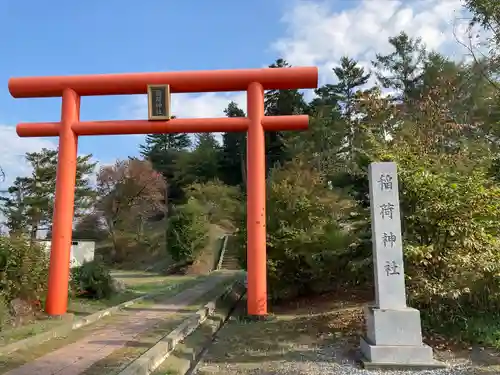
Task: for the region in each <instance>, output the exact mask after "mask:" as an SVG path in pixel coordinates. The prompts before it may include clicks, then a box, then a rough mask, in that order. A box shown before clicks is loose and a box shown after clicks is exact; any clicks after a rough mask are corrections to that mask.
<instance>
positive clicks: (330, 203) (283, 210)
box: [237, 163, 353, 300]
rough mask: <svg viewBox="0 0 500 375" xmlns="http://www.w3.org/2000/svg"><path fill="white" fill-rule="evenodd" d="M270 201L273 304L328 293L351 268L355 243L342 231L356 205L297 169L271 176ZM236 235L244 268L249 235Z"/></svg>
mask: <svg viewBox="0 0 500 375" xmlns="http://www.w3.org/2000/svg"><path fill="white" fill-rule="evenodd" d="M267 192H268V198H267V215H266V216H267V224H266V226H267V267H268V282H269V287H270V296H271V298H272V299H274V300H278V299H288V298H293V297H296V296H299V295H307V294H310V293H319V292H323V291H326V290H328V289H330V288H331V287H332V285H334V283H332V281H333V278H335V277H338V275H339V273H340V272H342V268H345V267H346V266H347V264H342V263H340V260H341V259H344V260H345V259H349V257H347V256H345V255H346V254H347V253H349V245H350V244H351V242H352V238H351V236H350V235H349V230H348V229H346V228H343V224H345V219H346V218H347V217H349V213H350V212H351V210H352V208H353V203H352V201H351V200H349V199H347V198H344V197H343V196H342V195H341V194H339V193H338V192H336V191H334V190H331V189H328V188H327V185H326V182H325V181H324V180H323V179H322V178H321V176H320V175H319V174H318V173H317V172H315V171H312V170H310V169H309V168H307V167H304V166H302V165H300V164H298V163H291V164H289V165H287V166H285V167H284V168H280V169H276V170H274V171H273V172H272V173H271V176H270V178H269V186H268V191H267ZM241 228H242V230H240V231H239V232H238V234H237V237H238V239H239V244H240V249H241V252H240V255H241V260H242V262H243V263H245V258H246V257H245V253H246V251H245V247H246V246H245V241H246V229H244V228H245V227H244V226H241Z"/></svg>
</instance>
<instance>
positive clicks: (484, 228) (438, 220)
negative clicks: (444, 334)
mask: <svg viewBox="0 0 500 375" xmlns="http://www.w3.org/2000/svg"><path fill="white" fill-rule="evenodd" d="M400 179H401V185H402V187H403V189H402V193H401V206H402V212H403V213H404V215H403V228H404V238H405V256H406V262H407V268H406V274H407V279H408V284H409V287H410V289H411V291H412V293H411V298H412V300H413V303H414V304H417V305H418V306H419V307H421V308H424V309H426V310H427V312H428V313H429V314H433V315H436V317H439V318H438V319H440V318H442V317H446V319H447V320H454V319H458V320H461V319H463V314H464V309H467V310H469V312H472V311H474V312H475V313H480V312H486V311H490V312H496V311H497V310H498V308H499V307H500V277H499V276H498V275H500V262H499V261H500V241H499V239H500V237H499V234H500V232H499V228H498V222H499V220H500V187H499V186H497V185H495V184H493V183H491V181H489V180H488V179H487V177H486V176H485V175H484V174H483V172H481V171H476V172H472V173H470V172H469V173H467V174H466V175H465V174H460V173H456V172H454V173H452V172H431V171H428V170H426V169H423V168H411V166H406V168H404V169H402V170H401V173H400ZM457 315H458V316H457Z"/></svg>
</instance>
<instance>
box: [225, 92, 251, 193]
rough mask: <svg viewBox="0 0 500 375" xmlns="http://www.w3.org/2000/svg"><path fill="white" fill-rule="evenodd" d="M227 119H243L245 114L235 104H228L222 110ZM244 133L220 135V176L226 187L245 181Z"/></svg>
mask: <svg viewBox="0 0 500 375" xmlns="http://www.w3.org/2000/svg"><path fill="white" fill-rule="evenodd" d="M224 113H225V114H226V116H227V117H245V116H246V115H245V112H244V111H243V110H242V109H241V108H239V107H238V105H237V104H236V103H235V102H231V103H229V105H228V106H227V108H226V109H225V110H224ZM245 155H246V133H236V132H230V133H224V134H222V150H221V154H220V175H221V179H222V181H224V183H226V184H228V185H232V186H235V185H240V184H242V183H244V182H245V181H246V178H245V176H246V166H245Z"/></svg>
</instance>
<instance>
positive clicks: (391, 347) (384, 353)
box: [360, 306, 446, 369]
mask: <svg viewBox="0 0 500 375" xmlns="http://www.w3.org/2000/svg"><path fill="white" fill-rule="evenodd" d="M364 314H365V321H366V337H364V338H362V339H361V344H360V349H361V354H362V355H363V357H364V358H363V359H362V363H363V365H364V367H365V368H374V367H376V368H420V369H424V368H440V367H446V366H445V365H444V364H443V363H441V362H439V361H436V360H435V359H434V357H433V352H432V348H431V347H430V346H427V345H425V344H423V343H422V331H421V326H420V312H419V311H418V310H416V309H413V308H409V307H404V308H401V309H379V308H377V307H374V306H367V307H366V308H365V312H364Z"/></svg>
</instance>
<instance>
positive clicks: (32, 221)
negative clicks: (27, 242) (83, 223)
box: [1, 148, 96, 238]
mask: <svg viewBox="0 0 500 375" xmlns="http://www.w3.org/2000/svg"><path fill="white" fill-rule="evenodd" d="M57 158H58V156H57V150H49V149H45V148H44V149H42V150H41V151H40V152H30V153H27V154H26V160H27V161H28V163H29V164H30V165H31V167H32V168H33V170H32V173H31V175H30V176H28V177H17V178H16V179H15V180H14V183H13V184H12V186H10V187H9V189H8V191H7V193H8V196H7V197H3V198H2V199H1V201H2V207H1V210H2V213H3V214H4V215H5V217H6V219H7V223H6V225H7V227H8V228H9V229H10V230H12V231H21V232H29V233H30V235H31V237H32V238H35V237H36V233H37V231H38V230H39V229H49V228H50V226H51V223H52V217H53V214H54V200H55V189H56V174H57ZM91 158H92V155H86V156H79V157H78V159H77V171H76V182H75V203H74V205H75V217H79V216H81V215H82V214H83V213H84V212H85V211H86V209H88V208H89V207H91V205H92V203H93V201H94V197H95V191H94V190H93V189H92V187H91V185H90V178H89V177H90V176H91V175H92V174H93V173H94V170H95V166H96V163H93V162H91Z"/></svg>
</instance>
